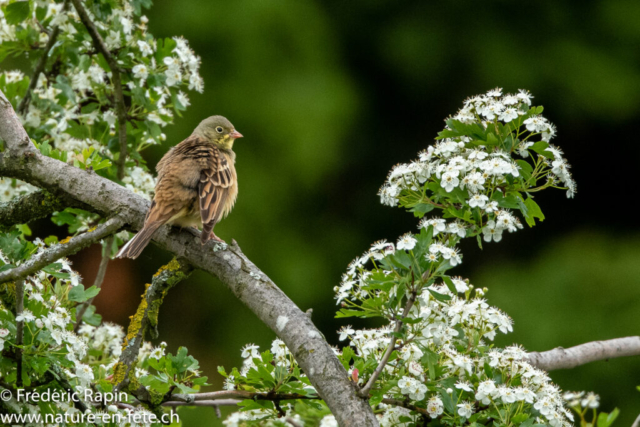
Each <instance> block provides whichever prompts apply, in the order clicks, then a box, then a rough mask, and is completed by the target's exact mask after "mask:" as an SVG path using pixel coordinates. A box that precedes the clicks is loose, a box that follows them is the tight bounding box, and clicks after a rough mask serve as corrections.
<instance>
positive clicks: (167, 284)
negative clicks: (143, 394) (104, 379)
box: [113, 258, 193, 393]
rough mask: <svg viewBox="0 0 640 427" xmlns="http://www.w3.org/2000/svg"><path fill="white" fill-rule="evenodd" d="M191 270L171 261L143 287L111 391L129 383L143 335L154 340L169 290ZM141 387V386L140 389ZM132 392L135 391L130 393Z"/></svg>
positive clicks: (184, 264) (114, 369)
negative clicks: (149, 336) (140, 299)
mask: <svg viewBox="0 0 640 427" xmlns="http://www.w3.org/2000/svg"><path fill="white" fill-rule="evenodd" d="M192 271H193V267H192V266H191V265H189V264H188V263H186V262H184V261H183V260H178V259H177V258H174V259H172V260H171V262H169V264H167V265H165V266H163V267H161V268H160V270H158V272H157V273H156V274H155V275H154V276H153V280H152V281H151V285H149V286H148V287H147V290H146V291H145V293H144V295H143V296H142V301H141V302H140V305H139V306H138V310H137V311H136V314H135V315H133V317H132V318H131V323H130V324H129V330H128V331H127V336H126V338H125V340H124V349H123V350H122V354H121V355H120V360H118V363H117V364H116V366H115V367H114V368H113V372H114V374H113V377H114V382H115V384H116V385H115V387H114V392H116V393H117V392H118V391H120V390H122V389H123V388H124V387H126V386H127V385H128V384H129V373H130V372H131V369H132V368H134V366H135V361H136V359H137V358H138V352H139V350H140V346H141V345H142V342H143V341H144V336H145V334H146V333H147V332H149V333H150V335H151V336H152V337H153V338H157V337H158V330H157V326H158V312H159V310H160V306H161V305H162V301H163V300H164V297H165V295H166V294H167V292H168V291H169V289H171V288H173V287H174V286H175V285H177V284H178V283H180V282H181V281H183V280H184V279H186V278H187V277H189V275H190V274H191V272H192ZM142 388H144V387H142ZM134 392H135V390H134Z"/></svg>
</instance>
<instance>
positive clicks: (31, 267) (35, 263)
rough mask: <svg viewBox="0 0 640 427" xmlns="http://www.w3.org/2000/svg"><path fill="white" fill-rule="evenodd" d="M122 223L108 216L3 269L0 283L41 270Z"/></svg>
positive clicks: (100, 237)
mask: <svg viewBox="0 0 640 427" xmlns="http://www.w3.org/2000/svg"><path fill="white" fill-rule="evenodd" d="M123 225H124V220H123V219H122V218H120V217H118V216H116V217H114V218H110V219H109V220H107V221H106V222H104V223H103V224H100V225H99V226H97V227H96V228H95V229H94V230H90V231H87V232H86V233H83V234H80V235H78V236H75V237H73V238H71V240H69V241H68V242H67V243H63V244H59V245H55V246H52V247H50V248H48V249H45V250H44V251H42V252H41V253H40V254H38V255H35V256H33V257H31V258H30V259H29V260H27V261H26V262H25V263H24V264H21V265H20V266H18V267H15V268H12V269H11V270H7V271H3V272H1V273H0V283H4V282H9V281H12V280H17V279H19V278H24V277H27V276H29V275H31V274H33V273H35V272H37V271H39V270H42V269H43V268H44V267H46V266H47V265H49V264H51V263H53V262H55V261H56V260H58V259H60V258H64V257H66V256H69V255H73V254H75V253H76V252H78V251H79V250H80V249H82V248H84V247H86V246H89V245H90V244H92V243H93V242H95V241H97V240H100V239H103V238H105V237H107V236H109V235H110V234H113V233H115V232H116V231H118V230H119V229H120V228H122V226H123Z"/></svg>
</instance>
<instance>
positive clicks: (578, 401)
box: [562, 391, 600, 409]
mask: <svg viewBox="0 0 640 427" xmlns="http://www.w3.org/2000/svg"><path fill="white" fill-rule="evenodd" d="M562 398H563V399H564V401H565V402H566V404H567V406H570V407H572V408H580V407H582V408H587V409H596V408H598V407H599V406H600V396H598V395H597V394H595V393H593V392H591V391H590V392H589V393H586V392H584V391H567V392H565V393H564V394H563V395H562Z"/></svg>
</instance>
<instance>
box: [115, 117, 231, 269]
mask: <svg viewBox="0 0 640 427" xmlns="http://www.w3.org/2000/svg"><path fill="white" fill-rule="evenodd" d="M238 138H242V134H241V133H240V132H238V131H237V130H235V128H234V127H233V125H232V124H231V122H229V120H227V119H226V118H224V117H222V116H212V117H209V118H207V119H204V120H203V121H202V122H200V124H199V125H198V127H197V128H196V129H195V130H194V131H193V133H192V134H191V136H190V137H189V138H187V139H185V140H184V141H182V142H181V143H180V144H178V145H176V146H175V147H173V148H171V150H169V151H168V152H167V154H165V155H164V157H162V159H161V160H160V162H159V163H158V166H157V167H156V170H157V172H158V181H157V183H156V189H155V197H154V198H153V202H152V203H151V207H150V208H149V212H148V213H147V217H146V218H145V220H144V226H143V227H142V230H140V231H139V232H138V234H136V235H135V236H134V237H133V239H131V240H130V241H129V242H128V243H127V244H126V245H124V246H123V247H122V249H121V250H120V252H119V253H118V258H132V259H135V258H137V257H138V255H140V253H141V252H142V250H143V249H144V248H145V247H146V246H147V244H148V243H149V240H151V236H153V233H154V232H155V231H156V230H157V229H158V228H159V227H160V226H161V225H163V224H171V225H177V226H180V227H199V226H200V225H202V234H201V241H202V244H203V245H204V244H205V243H206V242H207V241H208V240H209V239H215V240H217V241H219V242H222V240H221V239H220V238H218V236H216V235H215V234H214V232H213V227H214V226H215V225H216V223H218V222H219V221H220V220H221V219H222V218H223V217H226V216H227V214H228V213H229V212H230V211H231V209H232V208H233V205H234V203H235V202H236V197H237V196H238V178H237V176H236V168H235V166H234V163H235V161H236V154H235V153H234V152H233V150H232V148H233V143H234V141H235V140H236V139H238Z"/></svg>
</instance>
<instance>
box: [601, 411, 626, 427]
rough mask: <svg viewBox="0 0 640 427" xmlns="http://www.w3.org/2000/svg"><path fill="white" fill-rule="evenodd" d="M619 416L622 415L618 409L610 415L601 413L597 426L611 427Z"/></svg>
mask: <svg viewBox="0 0 640 427" xmlns="http://www.w3.org/2000/svg"><path fill="white" fill-rule="evenodd" d="M618 415H620V410H619V409H618V408H616V409H614V410H613V411H611V413H610V414H607V413H606V412H601V413H600V415H598V423H597V426H598V427H609V426H610V425H611V424H613V422H614V421H615V420H616V418H618Z"/></svg>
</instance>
